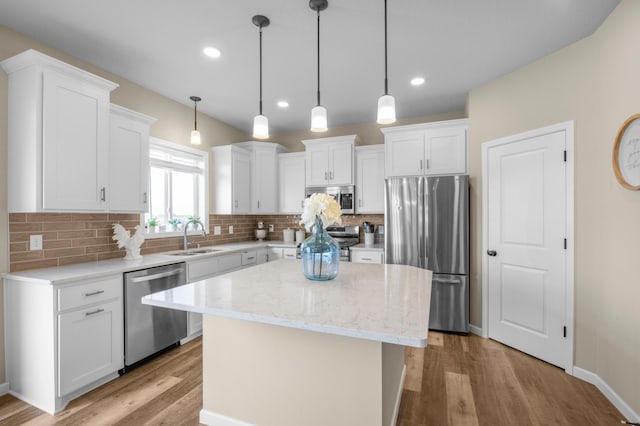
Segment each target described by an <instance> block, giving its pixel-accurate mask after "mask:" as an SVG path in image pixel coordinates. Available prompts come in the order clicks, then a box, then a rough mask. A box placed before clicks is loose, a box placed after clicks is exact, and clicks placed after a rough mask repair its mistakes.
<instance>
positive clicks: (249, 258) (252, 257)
mask: <svg viewBox="0 0 640 426" xmlns="http://www.w3.org/2000/svg"><path fill="white" fill-rule="evenodd" d="M253 259H255V257H254V256H251V257H247V260H253Z"/></svg>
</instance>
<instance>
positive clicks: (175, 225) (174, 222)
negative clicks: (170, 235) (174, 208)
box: [167, 217, 182, 232]
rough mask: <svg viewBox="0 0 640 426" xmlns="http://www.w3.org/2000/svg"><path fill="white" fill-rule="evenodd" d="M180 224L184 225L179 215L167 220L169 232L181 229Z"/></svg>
mask: <svg viewBox="0 0 640 426" xmlns="http://www.w3.org/2000/svg"><path fill="white" fill-rule="evenodd" d="M180 225H182V221H181V220H180V219H178V218H177V217H172V218H171V219H169V220H168V221H167V232H176V231H179V230H180Z"/></svg>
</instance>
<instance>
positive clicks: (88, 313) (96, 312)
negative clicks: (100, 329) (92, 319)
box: [84, 308, 104, 317]
mask: <svg viewBox="0 0 640 426" xmlns="http://www.w3.org/2000/svg"><path fill="white" fill-rule="evenodd" d="M100 312H104V309H102V308H100V309H96V310H95V311H91V312H85V314H84V315H85V316H87V317H88V316H90V315H95V314H99V313H100Z"/></svg>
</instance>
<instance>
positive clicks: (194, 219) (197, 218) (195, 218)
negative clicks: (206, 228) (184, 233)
mask: <svg viewBox="0 0 640 426" xmlns="http://www.w3.org/2000/svg"><path fill="white" fill-rule="evenodd" d="M187 222H188V223H198V222H200V216H189V217H188V219H187Z"/></svg>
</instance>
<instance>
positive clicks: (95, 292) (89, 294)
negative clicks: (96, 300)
mask: <svg viewBox="0 0 640 426" xmlns="http://www.w3.org/2000/svg"><path fill="white" fill-rule="evenodd" d="M102 293H104V290H97V291H92V292H91V293H85V294H84V295H85V297H89V296H96V295H98V294H102Z"/></svg>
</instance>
